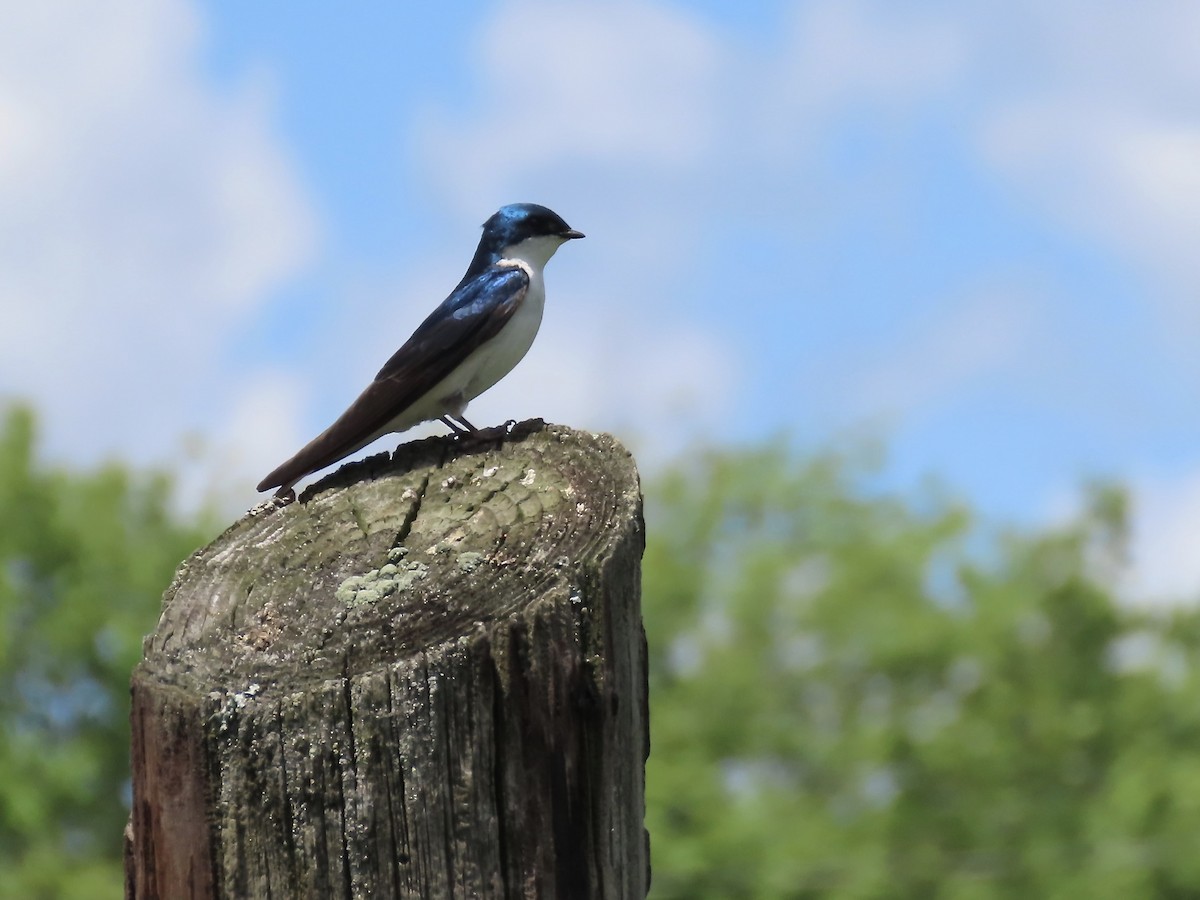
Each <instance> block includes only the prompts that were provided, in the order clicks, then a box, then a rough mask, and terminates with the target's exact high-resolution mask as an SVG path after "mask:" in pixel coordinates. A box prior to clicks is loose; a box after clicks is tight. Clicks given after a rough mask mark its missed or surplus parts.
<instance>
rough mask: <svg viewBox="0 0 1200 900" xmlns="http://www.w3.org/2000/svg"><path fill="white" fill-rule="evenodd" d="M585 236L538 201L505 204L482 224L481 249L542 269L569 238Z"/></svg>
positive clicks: (492, 255)
mask: <svg viewBox="0 0 1200 900" xmlns="http://www.w3.org/2000/svg"><path fill="white" fill-rule="evenodd" d="M581 237H583V232H581V231H576V230H575V229H574V228H572V227H571V226H570V225H568V224H567V223H566V222H565V221H564V220H563V218H562V216H560V215H559V214H558V213H556V212H554V210H552V209H547V208H546V207H544V206H539V205H538V204H536V203H510V204H509V205H508V206H502V207H500V209H499V210H497V211H496V212H495V213H494V214H493V215H492V217H491V218H489V219H488V220H487V221H486V222H484V223H483V237H482V239H481V240H480V242H479V251H480V252H481V253H486V254H487V255H488V256H490V257H491V262H495V261H496V260H498V259H504V258H509V259H521V260H524V261H525V262H527V263H529V264H530V265H532V266H534V267H535V268H541V267H542V266H544V265H545V264H546V261H547V260H548V259H550V257H551V256H553V255H554V251H555V250H557V249H558V248H559V247H561V246H562V245H563V244H565V243H566V242H567V241H570V240H574V239H576V238H581Z"/></svg>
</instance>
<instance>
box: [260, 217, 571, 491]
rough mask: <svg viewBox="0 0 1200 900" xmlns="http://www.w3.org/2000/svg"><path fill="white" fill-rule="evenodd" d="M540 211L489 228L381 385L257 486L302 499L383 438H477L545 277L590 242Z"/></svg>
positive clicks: (529, 334) (522, 342)
mask: <svg viewBox="0 0 1200 900" xmlns="http://www.w3.org/2000/svg"><path fill="white" fill-rule="evenodd" d="M583 236H584V235H583V232H581V231H576V230H575V229H574V228H572V227H571V226H569V225H568V224H567V223H566V222H565V221H564V220H563V218H562V217H561V216H560V215H558V213H556V212H554V211H553V210H551V209H548V208H546V207H545V206H539V205H538V204H536V203H511V204H509V205H507V206H502V207H501V208H500V209H499V210H497V211H496V212H495V213H494V214H493V215H492V216H491V217H490V218H489V219H488V220H487V221H486V222H484V223H483V235H482V236H481V237H480V239H479V246H478V247H477V248H476V250H475V255H474V256H473V257H472V259H471V264H470V265H469V266H468V267H467V271H466V274H464V275H463V277H462V280H461V281H459V283H458V285H457V286H456V287H455V288H454V290H453V291H451V292H450V295H449V296H448V297H446V299H445V300H443V301H442V303H441V305H439V306H438V307H437V308H436V309H435V310H434V311H433V312H432V313H430V314H429V317H428V318H426V319H425V321H424V322H422V323H421V324H420V326H419V327H418V328H417V330H416V331H414V332H413V334H412V336H411V337H410V338H409V339H408V340H407V341H405V342H404V345H403V346H402V347H401V348H400V349H399V350H397V351H396V352H395V353H394V354H392V357H391V358H390V359H389V360H388V361H387V362H386V363H384V365H383V368H381V369H380V370H379V373H378V374H377V375H376V376H375V379H374V381H372V382H371V383H370V384H369V385H367V388H366V390H364V391H363V392H362V393H361V394H359V396H358V398H357V399H356V400H355V401H354V402H353V403H351V404H350V406H349V407H348V408H347V409H346V411H345V412H344V413H342V414H341V415H340V416H338V418H337V420H336V421H334V423H333V424H332V425H330V426H329V427H328V428H326V429H325V430H324V431H322V432H321V433H320V434H319V435H317V436H316V437H315V438H313V439H312V440H311V441H309V442H308V443H307V444H305V445H304V446H303V447H302V448H301V449H300V450H299V451H298V452H297V453H296V455H295V456H293V457H291V458H290V459H288V460H287V461H286V462H284V463H282V464H280V465H279V466H278V467H277V468H276V469H275V470H274V471H272V472H271V474H270V475H268V476H267V477H266V478H264V479H263V480H262V481H260V482H259V484H258V490H259V491H267V490H270V489H271V488H278V490H277V491H276V493H275V500H276V501H277V502H279V503H281V504H282V503H289V502H291V501H292V500H294V499H295V492H294V491H293V488H294V486H295V484H296V482H298V481H299V480H300V479H302V478H304V477H305V476H307V475H310V474H312V473H313V472H316V471H318V470H320V469H324V468H325V467H326V466H329V465H332V464H333V463H335V462H338V461H339V460H342V459H345V458H346V457H347V456H349V455H350V454H352V453H354V452H356V451H358V450H361V449H362V448H363V447H365V446H366V445H367V444H369V443H371V442H372V441H374V440H375V439H376V438H378V437H381V436H383V435H385V434H389V433H392V432H403V431H407V430H408V429H409V428H412V427H413V426H414V425H418V424H420V423H422V422H428V421H432V420H434V419H440V420H441V421H442V422H443V423H444V424H445V425H446V426H447V427H448V428H450V430H451V431H453V432H454V433H455V434H460V435H461V434H470V433H474V432H476V431H478V429H477V428H476V427H475V426H474V425H472V424H471V423H470V422H469V421H467V420H466V419H465V418H463V413H464V412H466V409H467V404H468V403H469V402H470V401H471V400H473V399H474V398H476V397H478V396H479V395H480V394H482V393H483V392H484V391H486V390H487V389H488V388H490V387H492V386H493V385H494V384H496V382H498V381H499V380H500V379H501V378H503V377H504V376H505V375H507V374H508V373H509V372H511V371H512V370H513V368H514V367H515V366H516V365H517V363H519V362H520V361H521V359H522V358H523V357H524V356H525V354H526V353H527V352H528V351H529V348H530V346H532V344H533V339H534V337H535V336H536V335H537V332H538V327H539V326H540V325H541V323H542V309H543V307H544V305H545V301H546V289H545V284H544V282H543V278H542V269H543V268H544V267H545V265H546V263H547V262H548V261H549V260H550V257H552V256H553V255H554V253H555V251H556V250H558V248H559V247H561V246H562V245H563V244H565V243H566V242H567V241H572V240H576V239H578V238H582V237H583Z"/></svg>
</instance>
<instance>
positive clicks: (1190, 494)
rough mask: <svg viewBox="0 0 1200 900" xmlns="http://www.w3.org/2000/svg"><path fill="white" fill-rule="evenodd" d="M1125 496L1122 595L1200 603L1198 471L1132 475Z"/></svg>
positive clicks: (1144, 600) (1151, 601)
mask: <svg viewBox="0 0 1200 900" xmlns="http://www.w3.org/2000/svg"><path fill="white" fill-rule="evenodd" d="M1131 496H1132V500H1133V510H1132V512H1133V516H1132V523H1131V525H1132V540H1131V547H1130V567H1129V571H1128V572H1127V574H1126V577H1125V579H1124V582H1123V584H1122V588H1123V590H1124V592H1125V594H1126V595H1127V596H1129V597H1130V598H1131V599H1133V600H1135V601H1137V602H1141V603H1149V604H1169V603H1180V602H1185V603H1196V602H1197V601H1200V470H1197V471H1193V472H1190V473H1186V474H1183V475H1181V476H1178V477H1165V476H1142V477H1138V478H1136V479H1134V481H1133V484H1132V486H1131Z"/></svg>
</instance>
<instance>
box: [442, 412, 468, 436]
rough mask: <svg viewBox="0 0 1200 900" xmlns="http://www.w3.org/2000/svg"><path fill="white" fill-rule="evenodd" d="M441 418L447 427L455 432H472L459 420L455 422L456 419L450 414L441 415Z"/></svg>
mask: <svg viewBox="0 0 1200 900" xmlns="http://www.w3.org/2000/svg"><path fill="white" fill-rule="evenodd" d="M439 419H440V421H441V422H442V423H443V424H444V425H445V426H446V427H447V428H449V429H450V430H451V431H453V432H454V433H455V434H470V433H471V432H470V431H469V430H468V429H466V428H464V427H462V426H461V425H459V424H458V423H457V422H455V421H454V419H453V418H452V417H451V416H450V415H449V414H447V415H444V416H440V417H439Z"/></svg>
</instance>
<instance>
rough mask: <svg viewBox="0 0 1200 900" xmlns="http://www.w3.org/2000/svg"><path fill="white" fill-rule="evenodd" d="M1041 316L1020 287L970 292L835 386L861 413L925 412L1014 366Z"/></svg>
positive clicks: (842, 399)
mask: <svg viewBox="0 0 1200 900" xmlns="http://www.w3.org/2000/svg"><path fill="white" fill-rule="evenodd" d="M1037 324H1038V322H1037V312H1036V309H1035V307H1034V305H1033V304H1032V303H1031V302H1030V300H1029V299H1028V298H1027V297H1025V296H1022V295H1020V294H1018V293H1016V292H1009V291H994V292H988V293H984V294H980V295H978V296H975V297H970V298H967V299H966V300H965V301H964V302H962V303H961V304H959V305H958V306H957V307H955V308H954V309H952V310H950V311H949V312H948V313H946V314H945V315H943V316H941V317H939V318H938V319H937V321H935V322H933V323H931V324H930V325H929V326H928V327H927V328H925V329H924V330H923V331H922V332H921V333H919V334H917V335H915V336H912V337H911V338H910V339H909V340H908V341H906V342H904V343H902V344H900V345H899V346H897V347H896V348H895V349H894V350H892V351H890V352H889V353H888V354H887V355H885V356H884V357H883V358H882V359H880V360H873V361H871V362H864V363H863V364H862V369H861V372H860V371H858V370H857V369H854V371H853V373H852V374H851V375H850V376H849V384H848V386H847V387H846V389H845V390H844V391H835V392H834V394H835V395H836V396H838V397H839V398H840V402H842V403H844V404H845V405H846V407H847V408H848V409H849V410H850V411H851V414H852V415H856V416H858V415H863V414H867V415H871V414H885V415H897V414H899V415H904V416H906V417H907V416H913V415H920V414H921V413H923V412H926V411H927V410H929V409H931V408H938V407H942V406H944V405H945V404H947V403H948V402H951V401H952V399H953V398H955V397H956V396H958V395H960V394H962V393H963V392H965V391H967V390H968V389H970V388H971V386H972V385H973V384H974V383H975V382H977V381H978V380H979V379H981V378H989V377H995V376H997V375H999V374H1001V373H1003V372H1005V371H1009V370H1011V369H1012V368H1014V367H1015V366H1016V364H1017V363H1018V361H1019V360H1020V359H1021V357H1022V355H1023V354H1025V353H1026V352H1027V351H1028V349H1029V348H1030V346H1031V344H1032V342H1033V341H1034V340H1035V339H1036V333H1037ZM852 368H853V367H852Z"/></svg>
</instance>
